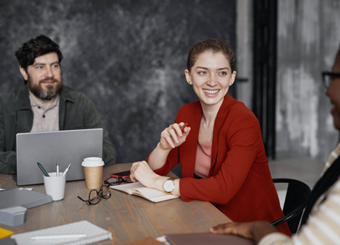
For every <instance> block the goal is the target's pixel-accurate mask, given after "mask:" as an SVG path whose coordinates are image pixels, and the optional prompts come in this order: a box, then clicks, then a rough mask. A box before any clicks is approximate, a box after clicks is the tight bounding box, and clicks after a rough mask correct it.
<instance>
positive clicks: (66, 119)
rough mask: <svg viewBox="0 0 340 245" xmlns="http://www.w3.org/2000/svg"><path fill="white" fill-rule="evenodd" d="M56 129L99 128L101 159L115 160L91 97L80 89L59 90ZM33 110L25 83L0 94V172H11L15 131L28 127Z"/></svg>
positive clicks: (28, 129) (29, 126)
mask: <svg viewBox="0 0 340 245" xmlns="http://www.w3.org/2000/svg"><path fill="white" fill-rule="evenodd" d="M59 95H60V104H59V130H71V129H86V128H103V129H104V135H103V161H104V162H105V165H106V166H108V165H112V164H114V163H115V162H116V150H115V147H114V146H113V144H112V142H111V140H110V139H109V135H108V132H107V131H106V129H105V127H104V124H103V122H102V120H101V119H100V116H99V113H98V111H97V110H96V108H95V106H94V104H93V103H92V101H91V100H90V99H89V98H88V97H87V96H86V95H84V94H83V93H81V92H78V91H75V90H73V89H71V88H69V87H67V86H63V87H62V89H61V91H60V93H59ZM32 125H33V111H32V109H31V104H30V100H29V92H28V87H27V85H23V86H21V87H19V88H17V89H14V90H13V91H11V92H9V93H6V94H3V95H1V96H0V173H4V174H15V173H16V172H17V166H16V134H17V133H27V132H30V131H31V128H32Z"/></svg>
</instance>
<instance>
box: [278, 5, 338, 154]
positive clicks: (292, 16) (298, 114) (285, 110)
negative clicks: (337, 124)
mask: <svg viewBox="0 0 340 245" xmlns="http://www.w3.org/2000/svg"><path fill="white" fill-rule="evenodd" d="M278 16H279V18H278V73H277V74H278V75H277V76H278V84H277V111H276V131H277V137H276V139H277V147H278V149H281V150H293V151H297V152H299V153H303V154H305V155H309V156H312V157H315V158H318V159H320V160H325V159H326V158H327V157H328V154H329V153H330V152H331V151H332V150H333V149H334V147H335V145H336V143H337V142H338V139H339V134H338V132H337V131H336V130H335V129H334V127H333V120H332V117H331V114H330V110H331V104H330V102H329V99H328V97H327V96H326V95H325V93H326V90H325V89H324V88H323V86H322V83H321V72H322V71H324V70H328V71H330V70H331V68H332V65H333V62H334V58H335V54H336V52H337V50H338V48H339V43H340V1H338V0H280V1H279V10H278Z"/></svg>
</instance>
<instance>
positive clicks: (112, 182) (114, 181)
mask: <svg viewBox="0 0 340 245" xmlns="http://www.w3.org/2000/svg"><path fill="white" fill-rule="evenodd" d="M121 182H122V181H121V179H120V178H116V177H112V178H109V179H107V180H106V181H105V183H108V184H109V185H119V184H120V183H121Z"/></svg>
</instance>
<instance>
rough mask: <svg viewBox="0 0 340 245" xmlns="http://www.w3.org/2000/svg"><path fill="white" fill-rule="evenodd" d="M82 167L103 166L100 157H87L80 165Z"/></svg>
mask: <svg viewBox="0 0 340 245" xmlns="http://www.w3.org/2000/svg"><path fill="white" fill-rule="evenodd" d="M81 165H82V166H83V167H98V166H104V162H103V160H102V159H101V158H100V157H87V158H85V159H84V160H83V162H82V163H81Z"/></svg>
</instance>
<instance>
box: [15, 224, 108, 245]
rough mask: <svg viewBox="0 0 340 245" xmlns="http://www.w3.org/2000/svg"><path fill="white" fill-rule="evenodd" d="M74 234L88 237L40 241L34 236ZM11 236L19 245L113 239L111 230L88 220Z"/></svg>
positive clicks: (79, 243)
mask: <svg viewBox="0 0 340 245" xmlns="http://www.w3.org/2000/svg"><path fill="white" fill-rule="evenodd" d="M73 234H86V235H87V236H86V237H81V238H58V239H56V238H53V239H46V238H45V239H43V240H40V241H37V240H33V239H32V237H37V236H38V237H41V236H57V235H60V236H67V235H73ZM11 238H13V239H15V241H16V243H17V245H33V244H37V242H38V243H39V244H44V245H52V244H53V245H57V244H67V245H75V244H77V245H82V244H91V243H95V242H99V241H103V240H106V239H112V234H111V232H109V231H107V230H105V229H102V228H100V227H98V226H96V225H94V224H92V223H90V222H88V221H86V220H83V221H79V222H74V223H70V224H66V225H60V226H55V227H51V228H47V229H42V230H36V231H31V232H25V233H20V234H15V235H12V236H11Z"/></svg>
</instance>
